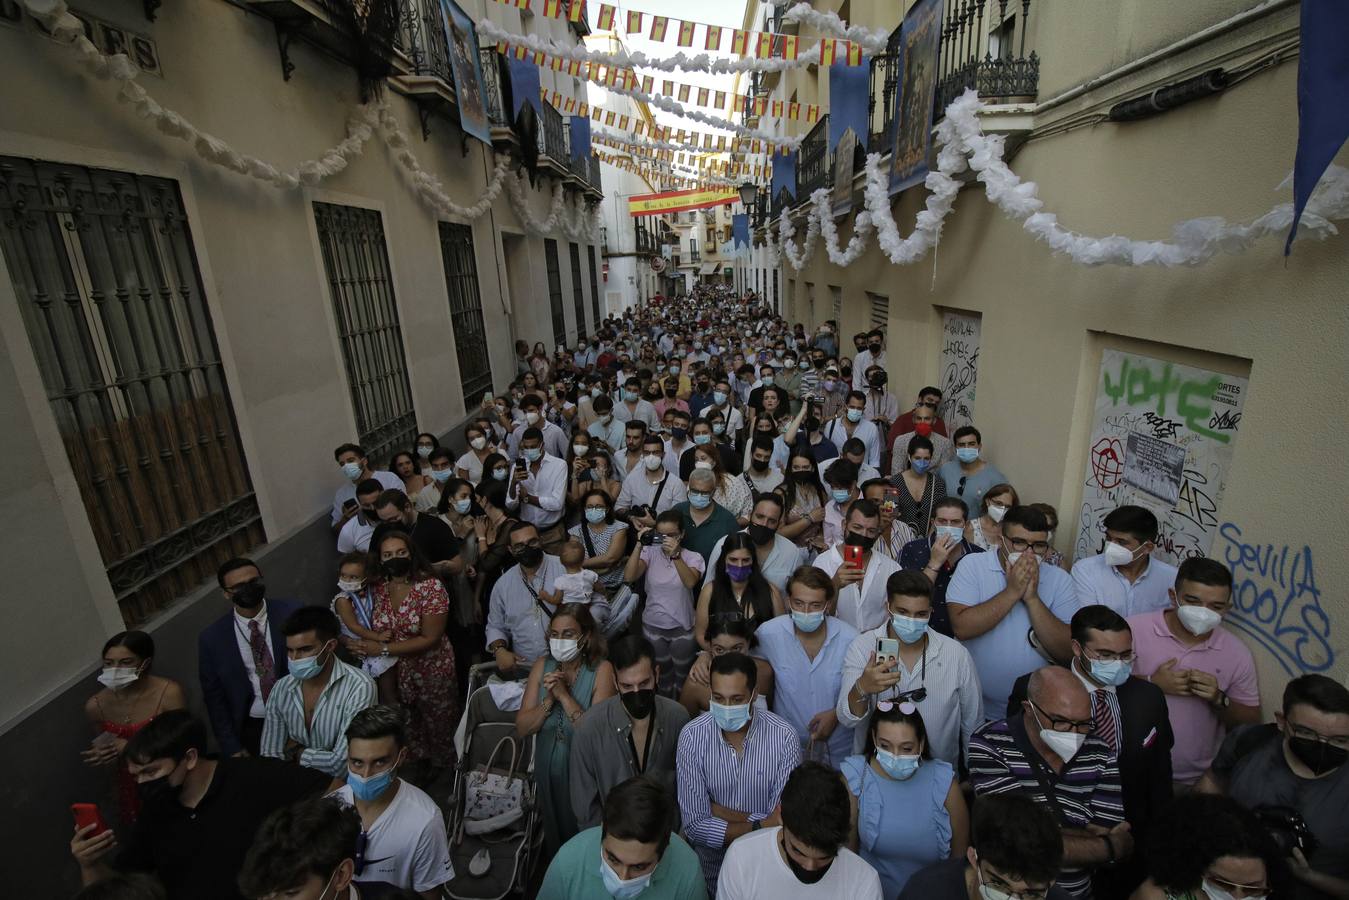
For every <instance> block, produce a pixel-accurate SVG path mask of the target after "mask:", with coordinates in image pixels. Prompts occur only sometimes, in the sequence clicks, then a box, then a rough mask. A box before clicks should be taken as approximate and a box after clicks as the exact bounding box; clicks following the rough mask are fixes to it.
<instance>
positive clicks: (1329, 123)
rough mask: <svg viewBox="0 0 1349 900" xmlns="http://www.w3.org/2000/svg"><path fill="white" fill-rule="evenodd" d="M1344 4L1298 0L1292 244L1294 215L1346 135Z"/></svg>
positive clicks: (1348, 63) (1348, 62) (1348, 54)
mask: <svg viewBox="0 0 1349 900" xmlns="http://www.w3.org/2000/svg"><path fill="white" fill-rule="evenodd" d="M1346 97H1349V3H1345V2H1344V0H1302V46H1301V47H1300V48H1299V49H1298V66H1297V112H1298V123H1297V124H1298V127H1297V160H1296V162H1294V163H1293V227H1292V228H1290V229H1288V240H1287V242H1286V243H1285V244H1284V247H1283V253H1284V255H1285V256H1287V255H1288V254H1289V253H1290V252H1291V251H1292V249H1293V238H1294V237H1296V236H1297V223H1298V219H1299V218H1301V216H1302V210H1303V209H1304V208H1306V206H1307V200H1308V199H1309V198H1310V197H1311V195H1312V189H1313V188H1315V187H1316V183H1317V182H1318V181H1320V180H1321V176H1322V175H1324V174H1325V171H1326V166H1328V165H1330V161H1331V160H1332V159H1334V158H1335V154H1336V153H1338V152H1339V151H1340V147H1342V146H1343V145H1344V142H1345V140H1346V139H1349V102H1346V100H1345V98H1346Z"/></svg>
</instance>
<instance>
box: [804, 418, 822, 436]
mask: <svg viewBox="0 0 1349 900" xmlns="http://www.w3.org/2000/svg"><path fill="white" fill-rule="evenodd" d="M805 426H806V434H808V435H810V434H814V433H815V432H817V431H819V430H820V420H819V419H813V418H812V419H806V421H805Z"/></svg>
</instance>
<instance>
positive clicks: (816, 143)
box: [796, 114, 834, 203]
mask: <svg viewBox="0 0 1349 900" xmlns="http://www.w3.org/2000/svg"><path fill="white" fill-rule="evenodd" d="M829 156H830V154H829V116H828V115H827V114H826V115H823V116H820V121H818V122H816V123H815V127H814V128H812V129H810V132H809V133H807V134H806V138H805V140H803V141H802V142H801V149H800V151H799V153H798V155H797V161H796V202H797V203H804V202H805V201H806V200H807V199H809V197H810V195H811V192H812V191H814V190H815V189H816V188H822V187H828V186H829V185H830V184H832V183H833V177H834V173H833V166H832V165H830V160H829Z"/></svg>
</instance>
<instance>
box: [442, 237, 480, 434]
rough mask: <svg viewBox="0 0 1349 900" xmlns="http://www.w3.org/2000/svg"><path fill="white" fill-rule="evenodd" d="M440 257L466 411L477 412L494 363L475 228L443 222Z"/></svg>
mask: <svg viewBox="0 0 1349 900" xmlns="http://www.w3.org/2000/svg"><path fill="white" fill-rule="evenodd" d="M440 257H441V260H442V261H443V262H444V265H445V293H446V294H448V295H449V298H450V325H451V326H452V327H453V328H454V351H455V354H456V355H457V356H458V357H459V382H460V384H462V385H463V388H464V409H473V408H474V404H476V403H477V402H478V400H479V399H480V398H481V397H482V395H483V394H484V393H486V392H487V391H490V390H491V389H492V361H491V358H490V357H489V356H488V353H487V328H486V326H485V325H484V324H483V320H482V295H481V294H480V293H479V292H478V261H477V258H476V257H475V256H474V255H473V228H472V226H469V225H456V224H454V223H451V222H441V223H440Z"/></svg>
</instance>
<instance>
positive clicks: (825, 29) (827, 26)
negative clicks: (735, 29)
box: [782, 0, 890, 54]
mask: <svg viewBox="0 0 1349 900" xmlns="http://www.w3.org/2000/svg"><path fill="white" fill-rule="evenodd" d="M782 21H784V22H797V23H799V24H802V25H805V26H806V27H807V28H810V29H813V30H815V31H818V32H819V33H820V34H827V35H829V36H831V37H835V38H843V39H844V40H849V41H852V42H853V43H855V44H860V45H861V47H862V50H863V51H865V52H867V53H871V54H876V53H884V52H885V51H886V49H887V48H888V47H889V44H890V33H889V32H888V31H883V30H881V29H879V28H874V29H873V28H867V27H866V26H865V25H849V24H848V23H846V22H844V21H843V20H842V19H841V18H839V15H838V13H835V12H820V11H818V10H815V9H812V8H811V5H810V3H809V2H808V0H807V2H801V3H798V4H796V5H795V6H793V7H791V8H790V9H788V10H787V11H786V12H785V13H783V14H782Z"/></svg>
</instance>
